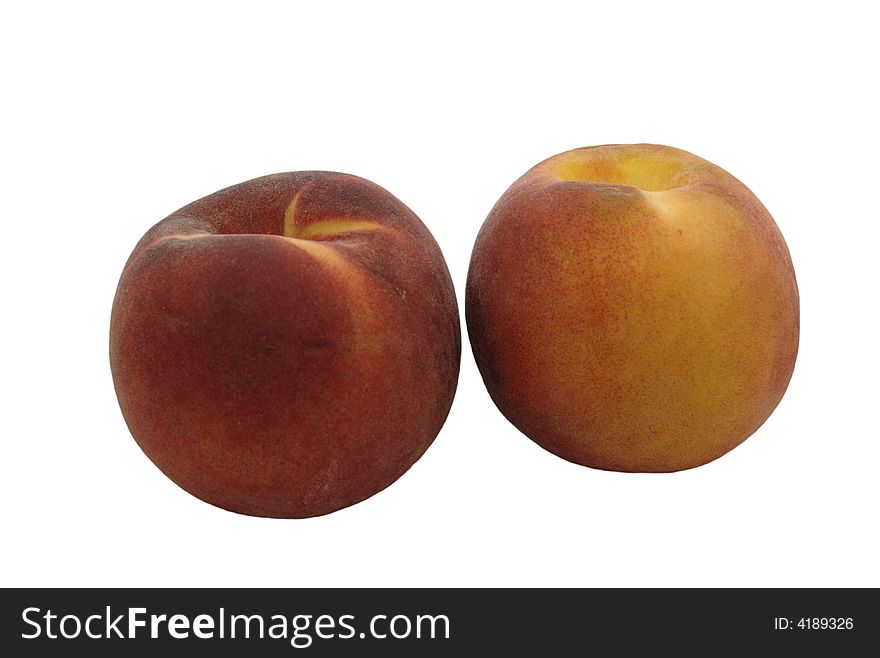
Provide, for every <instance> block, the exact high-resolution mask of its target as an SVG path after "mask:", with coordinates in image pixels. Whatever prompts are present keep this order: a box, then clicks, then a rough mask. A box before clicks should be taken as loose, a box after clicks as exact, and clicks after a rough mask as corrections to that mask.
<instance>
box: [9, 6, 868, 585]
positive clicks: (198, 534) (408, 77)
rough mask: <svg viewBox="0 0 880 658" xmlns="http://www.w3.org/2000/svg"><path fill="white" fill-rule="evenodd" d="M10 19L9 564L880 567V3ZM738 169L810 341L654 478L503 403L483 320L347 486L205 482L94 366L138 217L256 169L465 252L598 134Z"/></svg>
mask: <svg viewBox="0 0 880 658" xmlns="http://www.w3.org/2000/svg"><path fill="white" fill-rule="evenodd" d="M10 4H11V3H7V4H4V8H3V9H2V15H0V66H2V102H0V113H2V123H0V131H2V135H0V136H2V141H0V158H2V172H0V173H2V189H3V191H2V195H0V208H2V227H3V233H2V243H0V244H2V259H0V267H2V277H0V282H2V286H3V288H2V309H3V317H2V324H0V331H2V341H0V345H2V350H3V353H2V366H0V367H2V373H3V375H2V386H3V390H2V396H0V399H2V401H3V405H2V420H0V422H2V448H3V453H2V455H3V456H2V471H3V472H2V477H0V487H2V488H0V499H2V505H3V531H2V535H3V539H2V545H0V550H2V559H0V582H2V584H3V585H7V586H10V585H18V586H50V585H59V586H74V585H90V586H104V585H106V586H164V585H169V586H170V585H180V586H208V585H210V586H613V587H617V586H746V585H748V586H771V587H772V586H868V585H870V586H880V568H878V560H877V555H878V554H880V542H878V530H877V525H878V524H877V509H878V500H880V486H878V475H877V473H878V465H880V441H878V438H880V436H878V430H877V422H876V418H877V394H878V387H877V371H878V366H880V363H878V349H877V343H878V340H877V332H878V311H877V307H878V294H877V282H878V276H877V248H878V247H877V245H878V238H880V230H878V219H880V217H878V211H877V208H878V197H877V191H878V173H880V160H878V153H880V139H878V128H877V118H878V116H880V105H878V102H877V96H876V94H877V81H878V79H877V62H878V61H880V52H878V50H880V49H878V46H877V37H876V31H875V29H874V23H873V22H872V21H871V20H869V16H868V15H867V12H868V9H867V8H868V7H870V6H871V5H870V3H855V2H853V3H847V2H838V3H836V4H835V5H834V6H833V9H832V8H831V6H830V5H828V4H827V3H821V4H812V3H791V4H788V3H768V2H761V3H754V4H750V3H743V2H739V3H735V4H731V5H729V7H728V8H726V9H718V8H716V5H715V3H675V2H664V3H648V2H645V3H623V2H571V3H562V2H548V1H543V2H529V3H524V4H515V3H510V2H506V3H499V4H489V3H477V2H444V3H431V4H427V3H415V2H409V3H399V4H398V3H387V2H370V3H366V2H365V3H354V2H352V3H338V2H308V3H305V2H303V3H263V2H248V3H245V2H240V3H236V4H224V3H217V2H211V3H204V4H200V3H180V2H173V3H157V2H151V3H143V4H142V5H141V6H140V7H139V8H135V7H133V6H131V4H130V3H106V4H95V3H84V2H77V3H60V2H59V3H57V4H46V3H36V2H35V3H19V5H18V6H17V7H16V8H11V7H10ZM640 141H646V142H656V143H663V144H669V145H673V146H678V147H681V148H684V149H686V150H689V151H692V152H693V153H696V154H697V155H700V156H702V157H704V158H706V159H709V160H711V161H713V162H715V163H717V164H719V165H721V166H723V167H724V168H726V169H728V170H729V171H730V172H732V173H733V174H734V175H735V176H737V177H739V178H740V179H742V180H743V181H744V182H745V183H746V184H747V185H749V186H750V187H751V189H752V190H753V191H754V192H755V193H756V194H757V195H758V196H759V197H760V198H761V199H762V200H763V202H764V203H765V205H766V206H767V207H768V208H769V209H770V211H771V213H772V214H773V215H774V217H775V218H776V220H777V223H778V224H779V226H780V228H781V229H782V232H783V234H784V235H785V237H786V239H787V241H788V245H789V247H790V249H791V252H792V256H793V259H794V263H795V268H796V271H797V276H798V281H799V285H800V291H801V301H802V335H801V349H800V355H799V358H798V362H797V367H796V369H795V373H794V378H793V380H792V382H791V386H790V388H789V390H788V393H787V395H786V396H785V398H784V399H783V401H782V403H781V405H780V406H779V407H778V409H777V410H776V412H775V413H774V414H773V416H772V417H771V418H770V420H768V421H767V423H766V424H765V425H764V426H763V427H762V428H761V429H760V430H759V431H758V432H757V433H756V434H755V435H754V436H753V437H752V438H751V439H749V440H748V441H746V443H744V444H743V445H742V446H741V447H739V448H737V449H736V450H734V451H733V452H731V453H730V454H728V455H727V456H725V457H723V458H721V459H720V460H718V461H715V462H713V463H711V464H709V465H707V466H704V467H701V468H698V469H695V470H692V471H687V472H682V473H677V474H668V475H649V474H642V475H628V474H620V473H606V472H600V471H594V470H590V469H587V468H584V467H581V466H575V465H573V464H570V463H568V462H565V461H563V460H561V459H559V458H557V457H554V456H552V455H551V454H549V453H547V452H545V451H544V450H542V449H541V448H539V447H538V446H537V445H535V444H533V443H532V442H531V441H529V440H528V439H526V438H525V437H524V436H523V435H522V434H520V433H519V432H518V431H517V430H516V429H514V428H513V427H512V426H511V425H510V424H508V423H507V421H506V420H504V418H503V417H502V416H501V415H500V413H498V412H497V410H496V409H495V407H494V406H493V404H492V402H491V401H490V399H489V397H488V395H487V393H486V391H485V389H484V387H483V384H482V381H481V379H480V377H479V374H478V372H477V369H476V366H475V365H474V361H473V357H472V355H471V352H470V348H469V345H468V343H467V337H466V336H467V334H466V330H465V328H464V326H462V332H463V336H464V342H463V345H464V349H463V354H462V364H461V378H460V382H459V389H458V395H457V397H456V400H455V403H454V405H453V407H452V411H451V414H450V416H449V419H448V421H447V423H446V425H445V427H444V429H443V431H442V432H441V434H440V435H439V436H438V438H437V440H436V441H435V443H434V444H433V446H432V447H431V448H430V449H429V450H428V452H427V453H426V454H425V456H424V457H423V458H422V459H421V460H420V461H419V462H418V463H417V464H416V465H415V466H414V467H413V468H412V469H411V470H410V471H409V472H408V473H407V474H406V475H404V476H403V477H402V478H401V479H400V480H399V481H398V482H397V483H395V484H394V485H392V486H391V487H390V488H388V489H386V490H385V491H383V492H382V493H380V494H378V495H376V496H374V497H372V498H370V499H369V500H367V501H365V502H363V503H360V504H358V505H356V506H354V507H351V508H349V509H346V510H343V511H339V512H337V513H334V514H331V515H329V516H326V517H322V518H315V519H309V520H301V521H286V520H273V519H257V518H249V517H245V516H239V515H236V514H231V513H229V512H225V511H222V510H220V509H216V508H214V507H212V506H210V505H207V504H205V503H203V502H200V501H199V500H197V499H195V498H193V497H192V496H190V495H189V494H187V493H185V492H184V491H182V490H181V489H179V488H178V487H177V486H175V485H174V484H172V483H171V482H170V481H169V480H168V479H167V478H166V477H165V476H164V475H163V474H162V473H161V472H159V471H158V470H157V469H156V468H155V467H154V466H153V465H152V464H151V463H150V461H149V460H148V459H147V458H146V457H145V456H144V455H143V454H142V453H141V451H140V449H139V448H138V447H137V445H136V444H135V442H134V441H133V440H132V438H131V436H130V434H129V433H128V430H127V428H126V426H125V423H124V421H123V418H122V415H121V413H120V411H119V407H118V404H117V402H116V398H115V394H114V391H113V386H112V381H111V378H110V370H109V365H108V355H107V353H108V328H109V316H110V306H111V302H112V299H113V295H114V291H115V287H116V283H117V280H118V278H119V274H120V273H121V270H122V266H123V264H124V262H125V260H126V258H127V257H128V255H129V253H130V251H131V249H132V248H133V247H134V245H135V243H136V241H137V240H138V239H139V238H140V236H141V235H142V234H143V233H144V232H145V231H146V230H147V229H148V228H149V227H150V226H151V225H152V224H154V223H155V222H157V221H158V220H160V219H162V218H163V217H165V216H166V215H168V214H170V213H171V212H172V211H174V210H175V209H177V208H178V207H180V206H182V205H184V204H186V203H188V202H190V201H192V200H194V199H196V198H199V197H202V196H204V195H206V194H208V193H210V192H213V191H215V190H217V189H220V188H222V187H225V186H227V185H231V184H234V183H237V182H240V181H243V180H246V179H249V178H253V177H256V176H260V175H263V174H268V173H273V172H279V171H292V170H303V169H330V170H336V171H345V172H349V173H354V174H358V175H360V176H363V177H365V178H369V179H371V180H373V181H375V182H377V183H378V184H380V185H382V186H384V187H386V188H387V189H389V190H390V191H391V192H392V193H393V194H395V195H396V196H397V197H398V198H400V199H401V200H403V201H404V202H405V203H406V204H407V205H409V206H410V207H411V208H412V209H413V210H415V212H416V213H417V214H418V215H419V216H420V217H421V218H422V220H423V221H424V222H425V223H426V224H427V226H428V227H429V228H430V229H431V231H432V232H433V233H434V235H435V237H436V238H437V241H438V242H439V243H440V246H441V247H442V249H443V252H444V254H445V255H446V258H447V261H448V264H449V268H450V271H451V272H452V276H453V279H454V282H455V285H456V289H457V292H458V296H459V300H460V302H462V301H463V291H464V284H465V277H466V273H467V266H468V260H469V257H470V250H471V245H472V243H473V240H474V237H475V236H476V233H477V230H478V229H479V227H480V225H481V223H482V221H483V219H484V218H485V216H486V214H487V213H488V211H489V209H490V208H491V206H492V205H493V203H494V202H495V200H496V199H497V198H498V197H499V196H500V195H501V193H502V192H503V191H504V190H505V189H506V188H507V186H508V185H509V184H510V183H511V182H512V181H513V180H514V179H515V178H516V177H517V176H519V175H520V174H522V173H523V172H524V171H525V170H526V169H528V168H529V167H531V166H532V165H533V164H535V163H537V162H538V161H539V160H542V159H543V158H545V157H548V156H550V155H552V154H555V153H557V152H560V151H564V150H567V149H570V148H574V147H578V146H586V145H592V144H604V143H613V142H640Z"/></svg>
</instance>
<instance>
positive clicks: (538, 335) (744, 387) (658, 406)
mask: <svg viewBox="0 0 880 658" xmlns="http://www.w3.org/2000/svg"><path fill="white" fill-rule="evenodd" d="M466 318H467V326H468V333H469V336H470V341H471V345H472V347H473V352H474V356H475V359H476V362H477V365H478V366H479V369H480V372H481V374H482V376H483V380H484V382H485V384H486V387H487V389H488V391H489V394H490V395H491V397H492V399H493V400H494V402H495V404H496V405H497V406H498V408H499V409H500V410H501V412H502V413H503V414H504V415H505V416H506V417H507V418H508V419H509V420H510V421H511V422H512V423H513V424H514V425H515V426H516V427H517V428H519V429H520V430H521V431H522V432H523V433H524V434H526V435H527V436H528V437H530V438H531V439H532V440H534V441H535V442H537V443H538V444H539V445H541V446H543V447H544V448H546V449H547V450H549V451H550V452H552V453H554V454H556V455H558V456H560V457H563V458H565V459H567V460H569V461H572V462H575V463H578V464H583V465H586V466H591V467H594V468H599V469H606V470H616V471H637V472H639V471H661V472H662V471H677V470H681V469H687V468H692V467H695V466H699V465H701V464H705V463H706V462H709V461H712V460H714V459H716V458H718V457H720V456H721V455H723V454H725V453H727V452H728V451H729V450H731V449H733V448H734V447H735V446H737V445H739V444H740V443H742V442H743V441H744V440H745V439H746V438H748V437H749V436H750V435H751V434H752V433H754V432H755V430H757V429H758V427H759V426H760V425H761V424H762V423H763V422H764V421H765V420H766V419H767V417H768V416H769V415H770V414H771V413H772V412H773V410H774V409H775V407H776V406H777V404H778V403H779V401H780V399H781V398H782V395H783V393H784V392H785V389H786V387H787V386H788V382H789V379H790V377H791V374H792V370H793V368H794V363H795V357H796V354H797V347H798V333H799V301H798V289H797V284H796V282H795V274H794V269H793V268H792V262H791V258H790V256H789V252H788V248H787V247H786V244H785V241H784V240H783V238H782V235H781V233H780V232H779V229H778V228H777V226H776V224H775V223H774V221H773V218H772V217H771V216H770V214H769V213H768V212H767V210H766V209H765V208H764V206H763V205H762V204H761V202H760V201H759V200H758V199H757V198H756V197H755V195H754V194H752V192H750V191H749V189H748V188H746V186H745V185H743V184H742V183H741V182H739V181H738V180H737V179H736V178H734V177H733V176H732V175H730V174H728V173H727V172H726V171H724V170H723V169H721V168H719V167H717V166H715V165H713V164H711V163H709V162H707V161H705V160H703V159H701V158H698V157H696V156H694V155H692V154H690V153H687V152H685V151H681V150H678V149H675V148H670V147H667V146H656V145H647V144H641V145H610V146H598V147H591V148H581V149H576V150H573V151H568V152H566V153H562V154H559V155H556V156H554V157H552V158H549V159H548V160H545V161H544V162H542V163H540V164H538V165H537V166H535V167H534V168H532V169H531V170H530V171H528V172H527V173H526V174H525V175H523V176H522V177H521V178H520V179H519V180H517V181H516V182H515V183H514V184H513V185H512V186H511V187H510V188H509V189H508V190H507V191H506V192H505V193H504V195H503V196H502V197H501V199H500V200H499V201H498V202H497V203H496V204H495V206H494V208H493V209H492V211H491V212H490V213H489V216H488V218H487V219H486V221H485V223H484V224H483V227H482V229H481V230H480V233H479V235H478V237H477V240H476V243H475V245H474V249H473V254H472V258H471V264H470V271H469V273H468V280H467V290H466Z"/></svg>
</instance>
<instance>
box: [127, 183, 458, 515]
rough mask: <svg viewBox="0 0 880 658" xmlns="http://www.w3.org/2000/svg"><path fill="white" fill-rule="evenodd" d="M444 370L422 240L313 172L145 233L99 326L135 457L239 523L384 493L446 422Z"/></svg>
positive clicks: (445, 276)
mask: <svg viewBox="0 0 880 658" xmlns="http://www.w3.org/2000/svg"><path fill="white" fill-rule="evenodd" d="M460 353H461V339H460V330H459V319H458V310H457V306H456V300H455V293H454V291H453V287H452V281H451V279H450V276H449V272H448V270H447V268H446V263H445V261H444V259H443V256H442V254H441V253H440V249H439V247H438V246H437V243H436V242H435V241H434V238H433V237H432V235H431V233H430V232H429V231H428V229H427V228H426V227H425V226H424V224H422V222H421V221H420V220H419V218H418V217H416V215H415V214H414V213H413V212H412V211H411V210H410V209H409V208H407V207H406V206H405V205H404V204H403V203H401V202H400V201H399V200H398V199H396V198H395V197H394V196H392V195H391V194H390V193H389V192H387V191H386V190H384V189H382V188H381V187H379V186H377V185H375V184H373V183H371V182H369V181H367V180H364V179H361V178H357V177H355V176H350V175H346V174H337V173H329V172H297V173H285V174H276V175H272V176H265V177H262V178H257V179H255V180H251V181H248V182H245V183H241V184H239V185H235V186H233V187H229V188H227V189H224V190H221V191H219V192H216V193H214V194H211V195H210V196H207V197H205V198H203V199H200V200H198V201H195V202H194V203H191V204H189V205H188V206H185V207H184V208H181V209H180V210H178V211H177V212H175V213H173V214H172V215H170V216H169V217H167V218H166V219H164V220H162V221H161V222H159V223H158V224H156V225H155V226H154V227H153V228H152V229H150V230H149V231H148V232H147V234H146V235H145V236H144V237H143V238H142V239H141V241H140V242H139V243H138V245H137V246H136V247H135V249H134V252H133V253H132V255H131V257H130V258H129V260H128V263H127V264H126V265H125V268H124V270H123V272H122V276H121V279H120V281H119V286H118V289H117V291H116V297H115V300H114V302H113V310H112V317H111V324H110V365H111V369H112V373H113V381H114V385H115V387H116V393H117V396H118V398H119V404H120V406H121V409H122V413H123V415H124V417H125V420H126V422H127V424H128V427H129V429H130V430H131V433H132V435H133V436H134V438H135V440H136V441H137V443H138V444H139V445H140V447H141V448H142V449H143V451H144V452H145V453H146V454H147V456H148V457H149V458H150V459H151V460H152V461H153V462H154V463H155V464H156V466H158V467H159V468H160V469H161V470H162V471H163V472H164V473H165V474H166V475H167V476H168V477H169V478H171V479H172V480H173V481H174V482H176V483H177V484H178V485H180V486H181V487H182V488H183V489H185V490H186V491H188V492H190V493H192V494H194V495H195V496H197V497H199V498H201V499H202V500H205V501H207V502H209V503H212V504H214V505H217V506H219V507H222V508H224V509H227V510H232V511H235V512H240V513H243V514H250V515H255V516H268V517H283V518H301V517H310V516H317V515H321V514H327V513H329V512H333V511H335V510H338V509H341V508H343V507H346V506H349V505H352V504H354V503H357V502H359V501H362V500H364V499H365V498H367V497H369V496H371V495H373V494H375V493H376V492H378V491H380V490H382V489H384V488H385V487H387V486H388V485H390V484H391V483H392V482H394V481H395V480H397V479H398V478H399V477H400V476H401V475H402V474H403V473H404V472H405V471H406V470H407V469H409V468H410V466H412V464H413V463H415V461H416V460H418V459H419V457H420V456H421V455H422V454H423V453H424V452H425V450H426V449H427V448H428V446H429V445H430V444H431V442H432V441H433V440H434V438H435V437H436V436H437V434H438V432H439V431H440V428H441V426H442V425H443V423H444V421H445V419H446V416H447V413H448V412H449V408H450V405H451V404H452V398H453V395H454V393H455V388H456V384H457V381H458V368H459V359H460Z"/></svg>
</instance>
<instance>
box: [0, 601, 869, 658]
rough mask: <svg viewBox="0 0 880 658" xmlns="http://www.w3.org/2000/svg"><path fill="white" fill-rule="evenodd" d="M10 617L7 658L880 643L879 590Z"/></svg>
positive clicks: (86, 608) (175, 604)
mask: <svg viewBox="0 0 880 658" xmlns="http://www.w3.org/2000/svg"><path fill="white" fill-rule="evenodd" d="M0 613H2V631H3V635H2V640H0V641H2V645H0V648H2V650H3V654H4V655H6V656H54V655H58V656H61V655H70V654H71V652H76V653H75V654H74V655H79V652H82V655H89V656H120V655H139V654H140V653H142V652H143V653H145V654H146V653H149V654H151V655H156V653H155V652H161V653H160V654H159V655H162V656H163V657H164V656H177V655H180V656H193V655H210V653H211V652H213V651H219V652H220V653H221V654H222V653H224V652H226V651H234V652H235V653H236V654H237V655H238V654H240V655H248V656H284V655H288V656H291V655H300V654H303V655H312V656H331V655H332V656H340V655H373V654H376V655H383V656H413V655H417V656H444V655H454V652H459V651H466V652H471V651H475V650H483V649H485V650H489V651H492V652H498V651H511V652H516V655H530V654H534V655H575V654H585V655H586V654H590V653H594V652H596V651H597V650H599V649H601V650H602V651H609V650H610V652H611V655H629V654H631V653H632V652H634V651H636V650H646V649H648V650H651V649H654V650H670V651H673V652H675V655H681V654H682V653H685V654H691V653H693V654H695V655H696V654H699V655H714V654H715V653H719V652H720V653H722V654H724V653H726V652H727V651H730V650H731V649H743V650H746V649H748V650H749V651H750V652H751V653H754V652H758V653H759V654H762V652H763V651H765V650H768V651H769V650H772V651H780V652H786V653H785V654H783V655H788V654H787V652H788V651H796V650H803V649H806V648H809V649H810V650H811V652H820V653H821V652H829V653H828V654H827V655H841V656H843V655H856V654H855V653H853V652H855V651H856V650H857V649H860V648H867V647H869V646H875V647H876V646H877V641H878V639H880V637H878V625H880V624H878V622H880V605H878V597H877V590H876V589H6V590H2V609H0ZM548 652H550V653H549V654H548ZM751 653H750V655H751ZM604 655H607V654H604Z"/></svg>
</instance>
